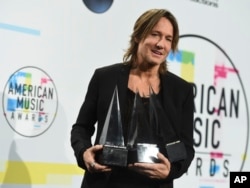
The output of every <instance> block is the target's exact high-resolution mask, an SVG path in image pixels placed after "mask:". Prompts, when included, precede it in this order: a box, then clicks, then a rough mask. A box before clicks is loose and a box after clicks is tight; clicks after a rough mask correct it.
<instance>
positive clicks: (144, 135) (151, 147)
mask: <svg viewBox="0 0 250 188" xmlns="http://www.w3.org/2000/svg"><path fill="white" fill-rule="evenodd" d="M150 101H151V100H150V98H149V99H148V100H147V101H146V103H148V104H146V105H144V103H143V98H142V97H140V96H139V94H138V93H136V94H135V98H134V104H133V109H132V115H131V121H130V130H129V135H128V143H127V148H128V153H129V154H128V163H135V162H142V163H143V162H144V163H156V162H158V158H157V153H158V152H159V149H158V147H157V145H156V143H157V136H156V134H155V133H156V129H155V124H154V125H152V120H151V119H152V114H151V113H152V110H151V109H150V108H151V105H150Z"/></svg>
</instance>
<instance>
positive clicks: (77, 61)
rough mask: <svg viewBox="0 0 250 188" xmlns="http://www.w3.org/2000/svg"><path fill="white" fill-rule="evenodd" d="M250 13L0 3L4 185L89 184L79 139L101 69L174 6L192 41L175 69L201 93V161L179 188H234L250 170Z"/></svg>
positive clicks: (186, 1)
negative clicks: (158, 12) (147, 15)
mask: <svg viewBox="0 0 250 188" xmlns="http://www.w3.org/2000/svg"><path fill="white" fill-rule="evenodd" d="M100 2H101V1H100ZM107 2H108V1H107ZM249 7H250V1H248V0H241V1H237V0H230V1H228V0H178V1H176V0H154V1H153V0H137V1H134V0H126V1H124V0H114V1H113V3H112V6H111V7H110V8H109V9H108V10H107V11H106V12H103V13H94V12H93V11H91V10H90V9H88V8H87V7H86V6H85V4H84V3H83V1H81V0H0V73H1V74H0V78H1V79H0V93H1V98H0V101H1V107H0V112H1V115H0V185H1V184H2V185H1V187H4V188H5V187H6V188H12V187H15V188H19V187H20V188H31V187H32V188H43V187H46V188H50V187H51V188H52V187H53V188H56V187H58V188H66V187H67V188H69V187H79V186H80V183H81V180H82V174H83V173H84V171H82V170H81V169H79V168H78V167H77V166H76V162H75V158H74V156H73V151H72V149H71V147H70V142H69V139H70V130H71V126H72V124H73V123H74V122H75V120H76V116H77V114H78V111H79V108H80V106H81V104H82V101H83V99H84V95H85V92H86V88H87V84H88V82H89V79H90V77H91V76H92V74H93V72H94V69H95V68H97V67H100V66H104V65H109V64H113V63H116V62H121V61H122V56H123V53H124V49H126V48H127V46H128V41H129V36H130V34H131V32H132V27H133V24H134V22H135V20H136V19H137V17H138V16H139V15H140V14H141V13H143V12H144V11H146V10H147V9H150V8H166V9H169V10H170V11H171V12H173V14H174V15H175V16H176V17H177V20H178V22H179V26H180V34H181V36H182V37H181V39H180V45H179V48H180V50H181V51H180V54H182V57H183V59H176V58H173V59H171V58H170V59H169V62H170V63H169V69H170V71H173V72H174V73H176V74H178V75H180V76H182V77H183V78H186V79H188V80H189V81H192V82H194V83H195V85H196V91H197V95H196V101H195V103H196V110H197V111H196V113H195V118H196V120H197V122H198V123H197V122H196V126H195V134H194V136H195V137H194V139H195V143H196V148H195V149H196V157H195V159H194V161H193V163H192V165H191V167H190V170H189V172H188V173H187V174H184V175H183V176H182V178H180V179H178V180H176V181H175V187H176V188H178V187H183V186H185V187H186V185H187V184H188V187H190V188H198V187H209V188H228V187H229V174H228V173H229V172H230V171H250V160H249V157H248V155H249V149H248V147H249V146H248V144H249V139H248V136H249V120H248V118H249V117H248V116H249V112H248V106H249V104H250V103H249V100H250V99H248V96H249V94H250V87H249V73H248V72H249V68H250V66H249V62H248V61H249V59H248V51H247V50H248V49H250V35H249V33H250V25H249V19H248V18H249V17H250V12H249ZM187 52H190V53H187ZM184 54H189V55H187V57H188V60H187V61H186V60H185V58H184V56H185V55H184ZM185 57H186V56H185ZM183 70H184V72H182V71H183ZM185 70H186V71H187V70H188V71H190V72H191V75H187V74H186V73H185ZM215 75H217V77H216V78H215V77H214V76H215ZM40 81H41V82H40ZM10 83H13V84H16V83H19V84H20V85H21V84H22V86H23V84H26V85H30V86H32V87H30V88H29V89H28V90H26V91H24V90H25V88H23V89H20V88H15V87H13V88H11V87H10ZM38 86H40V87H38ZM35 88H36V89H35ZM202 88H203V89H202ZM209 88H210V90H209ZM211 88H212V89H211ZM39 89H40V90H39ZM28 91H29V92H28ZM35 91H37V93H35ZM38 91H40V93H39V92H38ZM49 91H51V93H49ZM41 92H42V94H43V96H42V97H41V96H40V94H41ZM209 92H210V94H211V95H213V96H212V97H211V96H210V95H209ZM223 92H224V93H223ZM215 93H216V94H215ZM50 94H51V95H50ZM202 96H204V100H202V99H201V98H202ZM209 96H210V97H209ZM30 98H33V99H34V101H32V100H30V101H29V99H30ZM21 99H24V100H26V99H27V100H28V101H29V102H30V103H29V104H30V106H29V108H28V109H25V106H23V105H24V104H26V103H22V101H21ZM208 100H209V101H208ZM211 100H213V101H211ZM13 101H14V102H13ZM16 101H19V102H20V103H19V107H20V109H15V110H14V111H13V109H12V110H11V108H10V106H11V104H16V103H15V102H16ZM39 104H40V105H39ZM202 104H204V107H203V108H202V107H201V105H202ZM218 104H219V105H218ZM32 107H34V108H39V107H40V112H43V113H38V111H37V109H36V110H34V109H33V108H32ZM212 107H215V111H216V112H217V113H218V114H217V115H211V114H209V112H208V111H209V110H207V109H211V108H212ZM201 109H203V110H201ZM38 110H39V109H38ZM219 112H220V113H219ZM20 114H21V115H22V117H20ZM32 118H33V119H32ZM198 120H200V121H198ZM213 122H215V123H213ZM27 124H29V126H30V127H26V125H27ZM217 146H218V147H217Z"/></svg>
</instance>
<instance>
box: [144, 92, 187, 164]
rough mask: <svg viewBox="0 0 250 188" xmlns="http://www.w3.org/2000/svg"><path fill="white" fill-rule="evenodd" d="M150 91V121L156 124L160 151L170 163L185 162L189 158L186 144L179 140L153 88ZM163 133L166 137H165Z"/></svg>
mask: <svg viewBox="0 0 250 188" xmlns="http://www.w3.org/2000/svg"><path fill="white" fill-rule="evenodd" d="M150 91H151V94H150V107H149V110H150V114H151V120H150V121H151V124H155V126H156V135H157V138H158V139H159V140H158V141H159V145H158V147H159V150H160V151H161V152H162V153H163V154H164V155H165V156H166V157H167V158H168V159H169V161H170V162H176V161H179V160H183V159H185V158H186V157H187V153H186V148H185V146H184V143H183V142H181V141H180V140H179V139H178V138H177V136H176V133H175V131H174V129H173V127H172V125H171V123H170V122H169V119H168V117H167V116H166V114H165V113H164V109H163V108H162V106H161V104H160V102H159V100H158V99H157V96H156V95H155V93H154V91H153V90H152V88H151V89H150ZM163 133H164V134H166V135H163Z"/></svg>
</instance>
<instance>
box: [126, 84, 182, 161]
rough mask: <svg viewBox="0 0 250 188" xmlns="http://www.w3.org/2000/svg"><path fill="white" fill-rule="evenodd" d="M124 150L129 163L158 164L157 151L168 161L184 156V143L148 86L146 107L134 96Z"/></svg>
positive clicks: (140, 99) (180, 158)
mask: <svg viewBox="0 0 250 188" xmlns="http://www.w3.org/2000/svg"><path fill="white" fill-rule="evenodd" d="M127 148H128V153H129V155H128V163H134V162H145V163H157V162H159V160H158V157H157V153H158V152H161V153H163V154H164V155H165V156H166V157H168V159H169V160H170V162H174V161H178V160H182V159H184V158H185V157H186V149H185V147H184V144H183V143H182V142H181V141H179V140H178V139H177V137H176V134H175V131H174V130H173V128H172V125H171V124H170V122H169V120H168V118H167V116H166V114H165V112H164V109H163V108H162V106H161V104H160V102H159V100H158V99H157V96H156V94H155V93H154V91H153V89H152V88H151V87H150V97H149V101H148V106H147V108H146V107H145V106H144V104H143V103H142V98H141V97H140V96H139V94H136V95H135V99H134V105H133V110H132V116H131V122H130V131H129V136H128V144H127Z"/></svg>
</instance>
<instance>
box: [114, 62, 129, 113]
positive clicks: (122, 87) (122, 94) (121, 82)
mask: <svg viewBox="0 0 250 188" xmlns="http://www.w3.org/2000/svg"><path fill="white" fill-rule="evenodd" d="M129 71H130V66H128V65H123V67H122V68H121V70H120V74H119V75H118V86H117V87H118V95H119V103H120V110H121V114H124V110H125V105H126V97H127V89H128V77H129Z"/></svg>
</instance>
